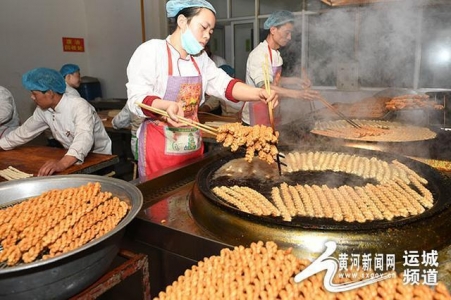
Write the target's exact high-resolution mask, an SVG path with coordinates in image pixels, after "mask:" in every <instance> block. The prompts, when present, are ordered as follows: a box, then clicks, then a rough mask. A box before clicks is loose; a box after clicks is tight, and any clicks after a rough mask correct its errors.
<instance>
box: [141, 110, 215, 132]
mask: <svg viewBox="0 0 451 300" xmlns="http://www.w3.org/2000/svg"><path fill="white" fill-rule="evenodd" d="M136 105H138V106H139V107H141V108H144V109H147V110H149V111H151V112H153V113H156V114H159V115H161V116H164V117H167V118H169V115H168V113H167V112H166V111H164V110H162V109H158V108H155V107H152V106H149V105H146V104H143V103H140V102H136ZM178 119H179V121H180V123H183V124H185V125H189V126H193V127H195V128H197V129H199V130H202V131H204V132H206V133H209V134H211V135H214V136H216V134H217V130H216V129H215V128H213V127H211V126H208V125H205V124H202V123H199V122H195V121H193V120H190V119H187V118H184V117H181V116H178Z"/></svg>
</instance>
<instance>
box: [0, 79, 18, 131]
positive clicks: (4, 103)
mask: <svg viewBox="0 0 451 300" xmlns="http://www.w3.org/2000/svg"><path fill="white" fill-rule="evenodd" d="M19 125H20V120H19V114H18V113H17V108H16V103H15V102H14V97H13V95H12V94H11V92H10V91H9V90H8V89H7V88H5V87H3V86H0V138H1V137H3V136H6V135H7V134H8V133H9V132H10V131H12V130H14V129H16V128H17V127H19Z"/></svg>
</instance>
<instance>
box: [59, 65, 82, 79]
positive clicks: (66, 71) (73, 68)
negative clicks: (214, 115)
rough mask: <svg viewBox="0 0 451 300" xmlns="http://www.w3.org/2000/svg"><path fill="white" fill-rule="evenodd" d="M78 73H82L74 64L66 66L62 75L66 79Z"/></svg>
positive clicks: (63, 67) (61, 71)
mask: <svg viewBox="0 0 451 300" xmlns="http://www.w3.org/2000/svg"><path fill="white" fill-rule="evenodd" d="M77 71H80V67H79V66H77V65H74V64H65V65H64V66H62V67H61V70H60V73H61V75H63V77H66V75H68V74H73V73H75V72H77Z"/></svg>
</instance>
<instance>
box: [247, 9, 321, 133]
mask: <svg viewBox="0 0 451 300" xmlns="http://www.w3.org/2000/svg"><path fill="white" fill-rule="evenodd" d="M263 28H264V29H265V30H268V34H267V36H266V39H265V40H264V41H263V42H261V43H260V44H259V45H258V46H257V47H255V48H254V49H253V50H252V51H251V53H250V54H249V57H248V59H247V64H246V83H247V84H250V85H253V86H256V87H262V86H264V82H265V74H264V66H265V65H267V66H268V73H269V74H268V75H269V76H268V77H269V81H270V83H271V84H270V86H271V90H274V91H276V92H277V94H278V95H279V97H280V98H281V99H283V98H294V99H302V100H315V99H318V97H319V93H318V92H317V91H313V90H310V89H309V88H310V85H311V83H310V81H309V80H308V79H303V80H301V79H300V78H296V77H282V76H281V74H282V65H283V60H282V57H281V56H280V52H279V49H280V48H281V47H284V46H286V45H287V44H288V43H289V42H290V41H291V34H292V32H293V30H294V15H293V13H291V12H289V11H286V10H278V11H275V12H273V13H272V14H271V15H270V16H269V18H268V19H267V20H266V21H265V23H264V24H263ZM284 85H285V86H289V85H290V86H298V87H299V89H292V88H285V87H283V86H284ZM274 115H275V116H276V117H278V118H280V116H279V115H278V113H277V112H275V114H274ZM242 121H243V123H245V124H248V125H256V124H263V125H269V124H270V120H269V112H268V108H267V107H266V106H264V105H260V104H259V103H245V104H244V108H243V112H242Z"/></svg>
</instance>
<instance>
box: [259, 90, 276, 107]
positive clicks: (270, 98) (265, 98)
mask: <svg viewBox="0 0 451 300" xmlns="http://www.w3.org/2000/svg"><path fill="white" fill-rule="evenodd" d="M259 90H260V91H259V95H258V96H259V98H260V101H262V102H264V103H266V104H271V105H272V107H273V108H275V107H277V105H279V95H278V94H277V93H276V92H275V91H274V90H271V91H270V93H269V95H268V92H267V91H266V90H265V89H259Z"/></svg>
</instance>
